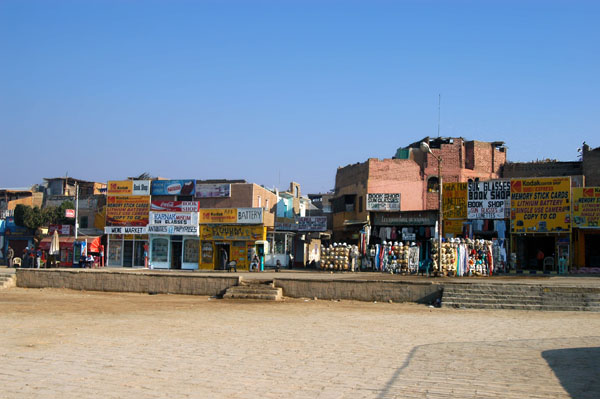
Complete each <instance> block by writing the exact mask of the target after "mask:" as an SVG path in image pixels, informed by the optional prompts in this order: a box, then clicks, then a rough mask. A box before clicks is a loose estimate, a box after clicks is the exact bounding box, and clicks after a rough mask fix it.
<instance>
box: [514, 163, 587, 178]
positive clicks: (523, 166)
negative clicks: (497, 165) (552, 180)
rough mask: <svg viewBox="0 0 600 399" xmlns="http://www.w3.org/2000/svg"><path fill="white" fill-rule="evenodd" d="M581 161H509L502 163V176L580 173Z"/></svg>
mask: <svg viewBox="0 0 600 399" xmlns="http://www.w3.org/2000/svg"><path fill="white" fill-rule="evenodd" d="M583 173H584V172H583V170H582V165H581V162H510V163H507V164H506V165H504V172H503V176H504V177H506V178H511V177H543V176H546V177H553V176H577V175H582V174H583Z"/></svg>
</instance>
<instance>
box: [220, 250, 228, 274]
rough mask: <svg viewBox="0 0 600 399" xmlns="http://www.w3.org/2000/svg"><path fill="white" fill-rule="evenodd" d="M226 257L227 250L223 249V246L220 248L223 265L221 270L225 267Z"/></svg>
mask: <svg viewBox="0 0 600 399" xmlns="http://www.w3.org/2000/svg"><path fill="white" fill-rule="evenodd" d="M228 258H229V255H227V251H226V250H225V248H221V263H222V265H223V270H226V269H227V260H228Z"/></svg>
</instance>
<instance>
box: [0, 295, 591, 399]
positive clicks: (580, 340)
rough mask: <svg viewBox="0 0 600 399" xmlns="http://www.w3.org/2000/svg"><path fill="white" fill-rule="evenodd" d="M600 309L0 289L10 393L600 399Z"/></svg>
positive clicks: (0, 339) (5, 383)
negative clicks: (520, 308) (575, 310)
mask: <svg viewBox="0 0 600 399" xmlns="http://www.w3.org/2000/svg"><path fill="white" fill-rule="evenodd" d="M599 347H600V314H594V313H583V312H581V313H571V312H546V313H545V312H522V311H479V310H453V309H444V308H442V309H431V308H428V307H425V306H421V305H412V304H411V305H408V304H389V303H364V302H351V301H341V302H334V301H319V300H317V301H314V300H310V301H306V300H286V301H285V302H282V303H268V302H259V303H255V302H228V301H224V300H216V299H212V298H207V297H194V296H175V295H141V294H118V293H97V292H75V291H67V290H53V289H44V290H33V289H29V290H26V289H19V288H11V289H7V290H3V291H0V398H11V399H14V398H92V397H93V398H97V397H102V398H125V397H126V398H407V397H418V398H438V397H439V398H447V397H456V398H468V397H473V398H475V397H477V398H481V397H502V398H525V397H535V398H548V397H557V398H567V397H571V396H573V397H577V398H587V397H589V398H596V397H599V396H600V381H599V378H598V370H599V369H600V349H599Z"/></svg>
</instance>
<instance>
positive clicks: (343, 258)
mask: <svg viewBox="0 0 600 399" xmlns="http://www.w3.org/2000/svg"><path fill="white" fill-rule="evenodd" d="M359 255H360V251H359V248H358V245H349V244H346V243H333V244H332V245H329V246H324V245H322V246H321V256H320V257H321V263H320V265H321V269H325V270H338V271H357V270H358V268H359V267H360V265H359Z"/></svg>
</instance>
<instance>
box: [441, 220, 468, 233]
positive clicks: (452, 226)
mask: <svg viewBox="0 0 600 399" xmlns="http://www.w3.org/2000/svg"><path fill="white" fill-rule="evenodd" d="M464 222H466V220H459V219H456V220H447V219H444V231H443V233H444V236H445V237H456V236H460V235H462V234H463V223H464Z"/></svg>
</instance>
